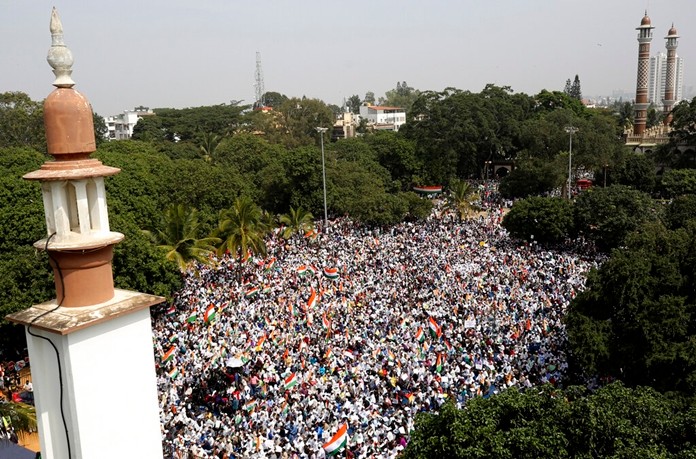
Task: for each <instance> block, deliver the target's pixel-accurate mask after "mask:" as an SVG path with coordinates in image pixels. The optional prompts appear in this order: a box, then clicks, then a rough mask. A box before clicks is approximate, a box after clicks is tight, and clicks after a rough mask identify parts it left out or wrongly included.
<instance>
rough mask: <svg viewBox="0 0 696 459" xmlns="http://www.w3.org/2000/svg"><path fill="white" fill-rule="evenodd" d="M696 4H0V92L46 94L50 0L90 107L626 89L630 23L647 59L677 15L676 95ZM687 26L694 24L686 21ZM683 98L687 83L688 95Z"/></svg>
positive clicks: (690, 74) (695, 80) (689, 63)
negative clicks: (647, 49) (506, 89)
mask: <svg viewBox="0 0 696 459" xmlns="http://www.w3.org/2000/svg"><path fill="white" fill-rule="evenodd" d="M694 1H695V0H649V1H648V0H572V1H571V0H448V1H445V0H420V1H415V0H401V1H393V0H371V1H368V0H351V1H348V2H346V1H341V2H339V1H335V0H324V1H319V0H294V1H291V0H256V1H254V0H246V1H241V0H189V1H182V0H166V1H164V0H140V1H133V0H117V1H114V2H106V1H99V0H95V1H89V2H87V1H84V2H83V1H65V0H63V1H55V2H47V1H45V0H0V43H2V45H1V46H0V92H5V91H23V92H26V93H28V94H29V95H30V96H31V97H32V98H33V99H37V100H40V99H43V98H44V97H46V95H48V94H49V93H50V92H51V90H52V86H51V83H52V81H53V75H52V73H51V69H50V67H49V66H48V64H47V63H46V60H45V57H46V53H47V51H48V48H49V46H50V43H51V37H50V33H49V29H48V27H49V21H50V13H51V7H52V6H53V5H54V4H55V6H56V7H57V8H58V11H59V13H60V16H61V19H62V21H63V26H64V30H65V42H66V44H67V45H68V46H69V47H70V49H71V50H72V52H73V55H74V57H75V65H74V72H73V78H74V80H75V81H76V82H77V85H76V88H77V89H79V90H80V91H81V92H82V93H83V94H85V95H86V96H87V97H88V98H89V99H90V101H91V102H92V106H93V108H94V110H95V111H96V112H98V113H99V114H101V115H103V116H106V115H111V114H116V113H119V112H121V111H122V110H124V109H132V108H133V107H134V106H136V105H145V106H149V107H176V108H182V107H192V106H200V105H211V104H219V103H229V101H231V100H239V99H242V100H244V103H252V102H253V100H254V71H255V66H256V52H257V51H259V52H260V53H261V59H262V66H263V73H264V77H265V88H266V90H267V91H277V92H280V93H283V94H285V95H287V96H298V97H301V96H303V95H305V96H307V97H316V98H320V99H322V100H324V101H325V102H327V103H335V104H338V105H340V104H341V103H342V101H343V98H344V97H346V98H347V97H350V96H351V95H353V94H358V95H360V97H364V95H365V93H366V92H367V91H373V92H374V93H375V95H376V96H377V97H379V96H383V95H384V93H385V91H387V90H389V89H392V88H394V87H395V86H396V83H397V81H406V82H408V84H409V85H410V86H413V87H415V88H417V89H420V90H428V89H432V90H442V89H444V88H445V87H448V86H451V87H456V88H459V89H468V90H471V91H474V92H478V91H480V90H481V89H482V88H483V87H484V86H485V85H486V84H487V83H495V84H498V85H508V86H511V87H512V88H513V90H514V91H516V92H526V93H528V94H535V93H537V92H539V91H540V90H541V89H544V88H546V89H549V90H562V89H563V86H564V84H565V81H566V79H568V78H573V77H574V76H575V74H579V75H580V81H581V83H582V90H583V94H584V95H585V96H594V95H611V92H612V91H613V90H615V89H624V90H626V91H628V92H631V93H635V85H636V83H635V81H636V76H635V75H636V67H637V48H638V45H637V41H636V35H637V32H636V31H635V28H636V27H637V26H638V25H640V20H641V18H642V16H643V13H644V10H645V9H646V8H647V9H648V14H649V16H650V17H651V19H652V24H653V26H655V31H654V37H655V38H654V39H653V42H652V51H651V54H655V53H656V52H657V51H663V50H664V47H665V40H664V38H663V37H664V36H665V35H666V34H667V31H668V30H669V28H670V26H671V25H672V22H674V24H675V26H676V27H677V29H678V31H679V33H680V35H681V36H682V38H681V39H680V43H679V49H678V53H679V55H680V56H681V57H683V58H684V60H685V74H684V76H685V79H684V80H685V81H684V83H685V90H686V88H688V87H689V86H696V4H695V3H694ZM690 26H691V27H692V29H691V30H689V28H688V27H690ZM686 92H687V93H688V90H686Z"/></svg>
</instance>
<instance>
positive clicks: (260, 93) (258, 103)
mask: <svg viewBox="0 0 696 459" xmlns="http://www.w3.org/2000/svg"><path fill="white" fill-rule="evenodd" d="M254 78H255V80H256V83H254V89H255V90H256V100H255V101H254V108H261V107H265V106H266V103H265V101H264V100H263V99H264V94H266V90H265V89H264V86H263V69H262V68H261V53H260V52H258V51H256V72H255V74H254Z"/></svg>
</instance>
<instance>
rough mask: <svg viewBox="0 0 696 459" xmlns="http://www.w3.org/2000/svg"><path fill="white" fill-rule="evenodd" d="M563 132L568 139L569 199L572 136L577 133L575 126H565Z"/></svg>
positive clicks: (571, 172)
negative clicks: (566, 134)
mask: <svg viewBox="0 0 696 459" xmlns="http://www.w3.org/2000/svg"><path fill="white" fill-rule="evenodd" d="M565 131H566V132H567V133H568V136H569V137H570V140H569V146H568V199H570V195H571V193H570V189H571V187H572V183H573V179H572V177H573V175H572V174H573V134H575V133H576V132H578V128H576V127H575V126H566V128H565Z"/></svg>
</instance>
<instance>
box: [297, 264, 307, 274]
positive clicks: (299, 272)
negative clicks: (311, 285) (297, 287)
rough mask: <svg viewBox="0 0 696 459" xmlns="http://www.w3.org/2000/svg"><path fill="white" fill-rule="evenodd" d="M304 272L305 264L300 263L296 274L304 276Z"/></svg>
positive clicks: (305, 269)
mask: <svg viewBox="0 0 696 459" xmlns="http://www.w3.org/2000/svg"><path fill="white" fill-rule="evenodd" d="M305 274H307V266H305V265H300V266H299V267H298V268H297V275H298V276H304V275H305Z"/></svg>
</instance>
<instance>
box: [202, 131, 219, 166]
mask: <svg viewBox="0 0 696 459" xmlns="http://www.w3.org/2000/svg"><path fill="white" fill-rule="evenodd" d="M221 140H222V139H221V138H220V136H219V135H217V134H213V133H212V132H206V133H203V134H202V135H201V137H200V141H199V142H200V144H199V145H198V149H199V150H200V152H201V156H202V157H203V160H204V161H205V162H207V163H212V162H214V160H215V156H216V155H215V153H216V151H217V148H218V146H219V145H220V141H221Z"/></svg>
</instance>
